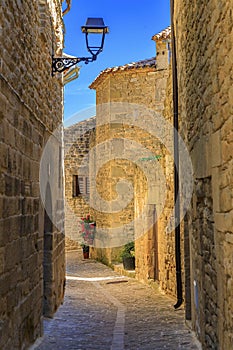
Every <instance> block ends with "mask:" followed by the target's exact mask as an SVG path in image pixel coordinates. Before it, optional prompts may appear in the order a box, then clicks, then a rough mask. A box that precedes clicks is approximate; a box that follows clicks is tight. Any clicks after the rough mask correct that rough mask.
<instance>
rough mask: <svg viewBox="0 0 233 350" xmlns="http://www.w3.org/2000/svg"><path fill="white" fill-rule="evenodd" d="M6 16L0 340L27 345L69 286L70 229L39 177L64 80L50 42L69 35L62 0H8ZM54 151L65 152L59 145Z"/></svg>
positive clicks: (0, 142) (0, 95)
mask: <svg viewBox="0 0 233 350" xmlns="http://www.w3.org/2000/svg"><path fill="white" fill-rule="evenodd" d="M0 23H1V28H0V42H1V45H0V57H1V59H0V60H1V64H0V69H1V70H0V84H1V89H0V90H1V92H0V124H1V125H0V153H1V156H0V169H1V175H0V208H1V210H0V299H1V303H0V348H1V349H3V350H4V349H25V348H27V347H28V346H29V344H30V343H32V342H34V341H35V339H36V338H37V337H38V336H41V334H42V315H43V308H42V304H43V300H44V311H45V313H46V314H49V315H51V314H53V313H54V311H55V310H56V308H57V307H58V306H59V304H60V303H61V301H62V299H63V294H64V274H65V271H64V269H65V267H64V236H63V234H62V233H61V232H60V231H59V230H58V229H56V227H55V226H54V225H52V224H49V219H48V218H47V217H46V214H45V211H44V207H43V203H42V200H41V199H40V184H39V169H40V160H41V155H42V151H43V147H44V146H45V143H46V141H47V140H48V139H49V137H50V135H51V133H52V132H53V130H54V129H55V128H56V127H57V126H58V125H59V123H61V121H62V113H63V107H62V106H63V105H62V104H63V93H62V81H61V78H59V77H54V78H52V77H51V54H52V51H51V49H52V47H51V45H52V43H53V45H54V49H55V52H59V50H58V49H59V48H60V46H62V40H63V38H62V35H61V33H62V19H61V4H60V1H55V0H54V1H52V0H50V1H48V2H45V1H27V0H25V1H23V2H17V1H4V2H3V3H2V4H1V13H0ZM59 29H60V32H59V33H60V34H59V33H58V30H59ZM55 31H56V33H57V34H56V35H55ZM53 38H56V42H55V40H54V39H53ZM57 50H58V51H57ZM56 152H57V154H54V156H55V158H56V157H57V158H59V154H58V153H59V147H57V148H56ZM60 181H61V179H58V180H57V182H60ZM47 199H48V198H47ZM50 204H51V210H52V212H51V214H52V213H53V211H54V209H55V208H56V209H57V214H58V216H59V215H60V220H62V202H61V203H58V202H57V201H56V200H55V198H54V199H52V203H50ZM58 205H59V206H60V207H58ZM59 208H60V209H59ZM48 230H49V231H50V232H49V231H48ZM44 232H45V233H46V237H44ZM48 237H50V244H49V245H48V244H47V243H48V239H47V240H46V243H45V238H48ZM46 244H47V245H46Z"/></svg>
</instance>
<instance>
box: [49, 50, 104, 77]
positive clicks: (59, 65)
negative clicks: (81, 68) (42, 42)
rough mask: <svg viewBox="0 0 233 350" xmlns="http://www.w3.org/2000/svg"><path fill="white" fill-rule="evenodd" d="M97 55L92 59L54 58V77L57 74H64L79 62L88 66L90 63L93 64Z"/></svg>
mask: <svg viewBox="0 0 233 350" xmlns="http://www.w3.org/2000/svg"><path fill="white" fill-rule="evenodd" d="M96 56H97V55H92V57H70V58H69V57H54V56H52V76H53V75H54V74H55V73H62V72H64V71H65V70H66V69H69V68H70V67H72V66H74V65H75V64H77V63H79V62H81V61H82V62H85V64H88V63H89V62H93V61H95V60H96Z"/></svg>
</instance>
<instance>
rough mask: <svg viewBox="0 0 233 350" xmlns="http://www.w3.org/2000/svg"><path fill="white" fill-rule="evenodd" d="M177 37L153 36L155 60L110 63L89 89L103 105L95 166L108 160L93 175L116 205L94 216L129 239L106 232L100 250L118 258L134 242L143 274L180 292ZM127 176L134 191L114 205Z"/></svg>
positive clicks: (139, 272)
mask: <svg viewBox="0 0 233 350" xmlns="http://www.w3.org/2000/svg"><path fill="white" fill-rule="evenodd" d="M170 34H171V32H170V27H169V28H167V29H165V30H164V31H162V32H161V33H158V34H157V35H154V36H153V38H152V39H153V40H154V41H155V42H156V48H157V49H156V52H157V54H156V57H155V58H152V59H148V60H144V61H140V62H135V63H131V64H126V65H125V66H121V67H114V68H108V69H106V70H104V71H103V72H101V73H100V75H99V76H98V77H97V78H96V79H95V81H94V82H93V83H92V84H91V86H90V88H92V89H95V90H96V103H97V114H96V155H95V163H96V164H100V163H101V160H102V159H103V158H105V160H106V162H105V164H104V165H103V167H102V168H101V170H100V171H99V172H97V171H96V172H92V173H93V174H95V175H96V188H97V191H98V193H99V194H100V196H101V197H102V198H103V199H104V200H105V201H107V202H112V204H109V206H108V207H107V204H106V203H103V204H102V207H100V208H98V211H97V212H96V213H95V215H96V222H97V231H98V227H106V228H108V229H109V232H110V231H111V230H112V231H113V229H115V230H116V229H117V228H118V231H119V232H118V233H117V235H118V237H119V236H121V235H122V236H124V235H125V237H126V241H124V239H122V240H120V241H119V240H118V241H117V242H111V239H110V238H109V237H110V236H109V237H106V240H107V239H108V238H109V242H106V243H104V247H105V248H104V249H103V248H101V244H100V247H98V248H97V249H95V254H96V257H98V258H100V259H101V260H106V261H107V262H108V263H114V261H115V259H116V258H117V256H118V254H119V249H116V247H117V246H122V245H123V243H127V240H128V241H130V240H135V258H136V278H138V279H139V280H141V281H144V282H148V281H155V280H157V281H158V282H159V284H160V286H161V288H162V289H163V290H165V291H166V292H167V293H169V294H171V295H173V296H175V295H176V266H175V238H174V232H173V230H170V231H168V229H167V227H168V223H169V219H170V217H171V216H173V208H174V198H173V192H174V191H173V155H172V151H173V140H172V137H173V136H172V135H173V129H172V126H171V125H170V122H171V121H172V84H171V64H170ZM98 145H101V146H99V148H98ZM139 145H140V146H139ZM169 148H170V149H169ZM129 149H130V150H131V154H129V151H128V150H129ZM139 149H140V152H139ZM138 152H139V153H138ZM148 173H149V174H150V175H149V176H147V175H148ZM123 179H124V180H126V181H127V182H128V183H130V184H131V185H132V188H131V189H125V197H124V196H123V197H122V203H121V204H123V203H124V202H126V201H127V199H126V194H127V191H129V193H130V194H131V201H130V202H129V203H128V204H127V205H126V206H125V208H124V209H123V210H120V209H119V208H118V209H119V210H115V208H114V199H115V198H116V197H117V183H118V182H121V181H122V180H123ZM91 188H92V187H91ZM123 191H124V190H123ZM91 196H92V192H91ZM118 198H119V197H118ZM93 200H94V199H93ZM94 202H97V199H96V200H94ZM103 212H104V213H103ZM100 213H101V214H100ZM109 235H111V233H109ZM182 241H183V237H182ZM96 243H97V242H96ZM97 246H98V244H97ZM93 254H94V252H93ZM182 254H183V249H182ZM182 260H183V259H182Z"/></svg>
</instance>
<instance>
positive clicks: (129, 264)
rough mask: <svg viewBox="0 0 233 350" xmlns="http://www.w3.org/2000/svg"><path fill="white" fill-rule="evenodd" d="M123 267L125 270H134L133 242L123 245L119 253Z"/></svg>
mask: <svg viewBox="0 0 233 350" xmlns="http://www.w3.org/2000/svg"><path fill="white" fill-rule="evenodd" d="M121 257H122V262H123V267H124V269H125V270H135V250H134V242H129V243H127V244H125V246H124V248H123V250H122V252H121Z"/></svg>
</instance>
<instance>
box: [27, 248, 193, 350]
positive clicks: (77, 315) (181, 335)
mask: <svg viewBox="0 0 233 350" xmlns="http://www.w3.org/2000/svg"><path fill="white" fill-rule="evenodd" d="M66 278H67V284H66V295H65V301H64V304H63V305H62V306H61V307H60V308H59V310H58V311H57V313H56V314H55V316H54V318H53V319H46V320H45V323H44V337H43V338H40V339H38V340H37V342H36V343H35V344H34V346H33V347H32V348H31V349H33V350H34V349H37V350H53V349H56V350H58V349H61V350H65V349H69V350H97V349H101V350H107V349H111V350H122V349H130V350H136V349H138V350H154V349H158V350H159V349H171V350H172V349H174V350H175V349H187V350H191V349H198V344H197V343H196V340H195V338H194V337H193V335H192V333H191V332H190V331H189V329H188V328H187V327H186V325H185V324H184V310H182V309H179V310H176V311H175V310H174V308H173V304H174V300H173V299H171V298H169V297H168V296H165V295H162V294H161V293H160V292H159V290H158V289H156V288H154V287H150V286H147V285H144V284H142V283H140V282H138V281H136V280H135V279H134V278H129V277H125V276H120V275H119V274H117V273H116V272H114V271H112V270H111V269H110V268H108V267H107V266H105V265H103V264H101V263H99V262H96V261H95V260H91V259H89V260H83V259H82V252H81V251H73V252H69V253H67V276H66Z"/></svg>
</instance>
